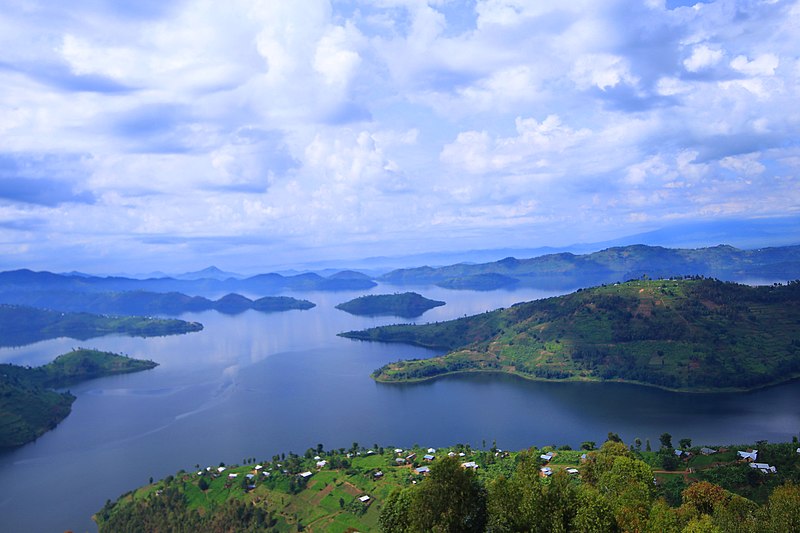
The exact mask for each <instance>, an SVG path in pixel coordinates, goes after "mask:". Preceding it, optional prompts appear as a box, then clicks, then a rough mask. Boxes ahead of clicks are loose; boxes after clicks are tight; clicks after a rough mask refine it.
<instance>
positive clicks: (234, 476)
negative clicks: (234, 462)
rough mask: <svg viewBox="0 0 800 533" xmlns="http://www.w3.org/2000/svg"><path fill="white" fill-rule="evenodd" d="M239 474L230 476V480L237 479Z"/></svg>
mask: <svg viewBox="0 0 800 533" xmlns="http://www.w3.org/2000/svg"><path fill="white" fill-rule="evenodd" d="M238 476H239V474H228V479H236V478H237V477H238Z"/></svg>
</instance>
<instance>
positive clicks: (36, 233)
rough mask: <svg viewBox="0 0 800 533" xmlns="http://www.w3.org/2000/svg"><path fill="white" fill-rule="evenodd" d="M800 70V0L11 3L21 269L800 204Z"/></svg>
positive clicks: (16, 246)
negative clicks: (697, 0)
mask: <svg viewBox="0 0 800 533" xmlns="http://www.w3.org/2000/svg"><path fill="white" fill-rule="evenodd" d="M798 81H800V2H790V1H780V0H761V1H759V0H747V1H744V0H743V1H722V0H719V1H714V2H703V3H696V4H694V3H692V2H684V1H667V2H664V1H663V0H662V1H655V0H649V1H647V0H646V1H626V2H620V1H613V0H610V1H603V2H597V1H593V0H574V1H571V2H543V1H534V0H472V1H467V0H464V1H456V0H452V1H448V0H428V1H425V0H369V1H367V0H342V1H332V2H331V1H328V0H293V1H292V2H278V1H256V0H231V1H227V2H216V1H210V0H195V1H171V2H162V1H150V0H148V1H130V2H123V1H119V0H117V1H112V0H75V1H73V2H67V3H62V2H51V1H49V0H5V1H4V3H3V8H2V10H0V249H2V254H1V255H2V259H0V267H1V268H3V269H8V268H21V267H30V268H36V269H49V270H70V269H78V270H84V271H89V272H119V271H128V272H144V271H148V270H155V269H160V270H165V271H181V270H192V269H195V268H201V267H203V266H206V265H208V264H212V263H213V264H216V265H218V266H220V267H222V268H226V269H229V270H239V271H254V270H263V269H267V268H269V267H272V266H276V265H281V266H286V265H300V264H303V263H306V262H310V261H318V260H328V259H335V258H339V259H345V260H346V259H350V258H359V257H368V256H374V255H401V254H412V253H418V252H427V251H433V250H460V249H478V248H500V247H504V248H506V247H536V246H564V245H569V244H572V243H578V242H600V241H605V240H609V239H613V238H616V237H621V236H624V235H630V234H635V233H639V232H646V231H652V230H657V229H660V228H663V227H669V226H671V225H680V224H686V223H692V222H698V221H699V222H718V221H726V220H736V221H742V220H745V221H746V220H763V219H767V218H770V217H785V216H797V215H798V214H800V184H799V183H798V178H797V176H798V169H799V168H800V136H799V135H798V133H797V132H798V131H800V106H799V105H798V104H797V103H798V101H800V83H798ZM787 242H800V236H798V235H797V234H795V235H788V236H787ZM709 244H717V243H709Z"/></svg>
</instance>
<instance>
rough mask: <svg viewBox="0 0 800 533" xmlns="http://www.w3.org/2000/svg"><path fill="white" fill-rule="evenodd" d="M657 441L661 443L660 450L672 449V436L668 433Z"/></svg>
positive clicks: (663, 434)
mask: <svg viewBox="0 0 800 533" xmlns="http://www.w3.org/2000/svg"><path fill="white" fill-rule="evenodd" d="M658 440H660V441H661V447H662V448H672V435H670V434H669V433H662V434H661V436H660V437H658Z"/></svg>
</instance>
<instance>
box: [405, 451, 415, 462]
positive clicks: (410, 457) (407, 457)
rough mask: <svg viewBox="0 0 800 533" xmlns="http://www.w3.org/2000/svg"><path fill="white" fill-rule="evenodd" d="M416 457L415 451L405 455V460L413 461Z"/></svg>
mask: <svg viewBox="0 0 800 533" xmlns="http://www.w3.org/2000/svg"><path fill="white" fill-rule="evenodd" d="M416 458H417V454H415V453H410V454H408V455H406V461H409V462H410V461H413V460H414V459H416Z"/></svg>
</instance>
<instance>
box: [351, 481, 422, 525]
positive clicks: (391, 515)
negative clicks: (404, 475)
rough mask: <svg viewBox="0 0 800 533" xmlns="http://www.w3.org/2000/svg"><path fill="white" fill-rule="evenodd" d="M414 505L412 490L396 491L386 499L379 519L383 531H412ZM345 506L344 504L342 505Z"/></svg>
mask: <svg viewBox="0 0 800 533" xmlns="http://www.w3.org/2000/svg"><path fill="white" fill-rule="evenodd" d="M413 503H414V494H413V492H412V489H410V488H407V489H395V490H394V491H392V493H391V494H389V496H388V497H387V498H386V501H385V502H384V504H383V509H382V510H381V516H380V518H379V519H378V523H379V524H380V527H381V531H385V532H386V533H395V532H397V533H406V532H407V531H411V507H412V505H413ZM342 505H344V503H342Z"/></svg>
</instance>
